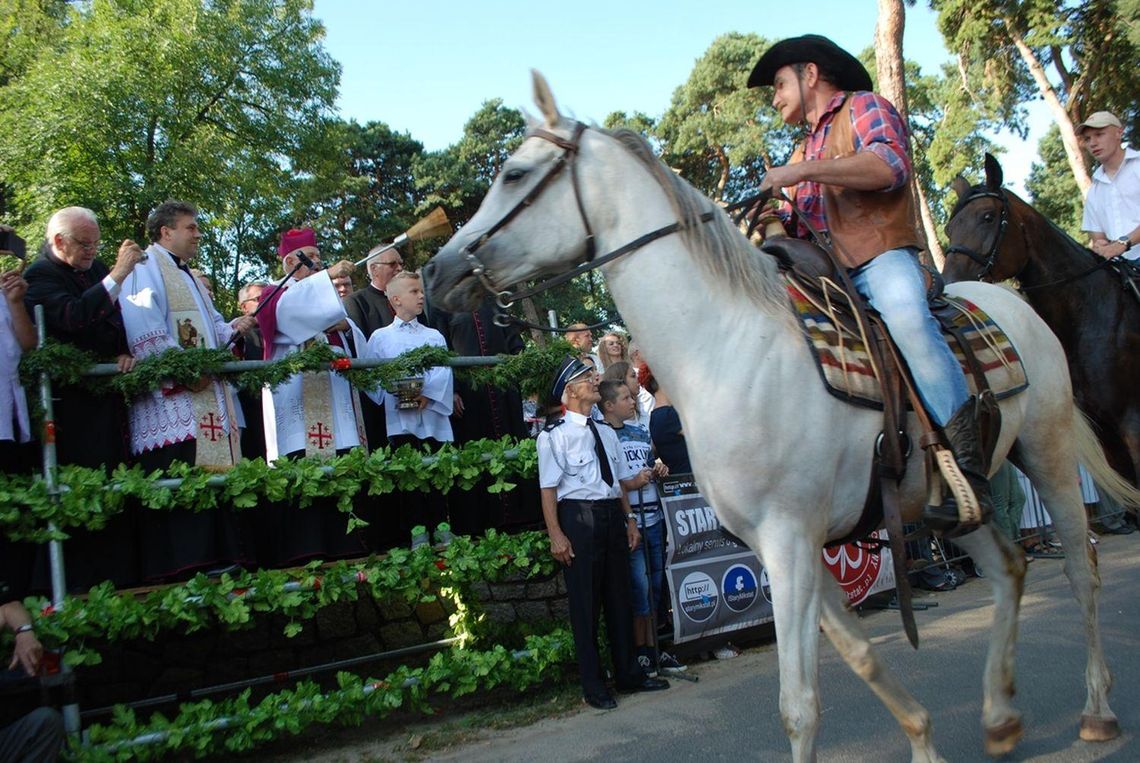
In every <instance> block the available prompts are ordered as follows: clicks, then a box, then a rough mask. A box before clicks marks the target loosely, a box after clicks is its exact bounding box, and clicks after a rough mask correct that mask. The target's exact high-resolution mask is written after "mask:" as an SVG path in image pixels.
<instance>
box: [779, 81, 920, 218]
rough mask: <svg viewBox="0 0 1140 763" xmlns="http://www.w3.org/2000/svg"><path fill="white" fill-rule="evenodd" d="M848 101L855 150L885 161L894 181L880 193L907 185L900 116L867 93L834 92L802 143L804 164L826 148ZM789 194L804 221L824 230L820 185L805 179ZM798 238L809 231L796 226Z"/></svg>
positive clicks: (785, 209)
mask: <svg viewBox="0 0 1140 763" xmlns="http://www.w3.org/2000/svg"><path fill="white" fill-rule="evenodd" d="M848 97H849V98H850V99H851V128H852V133H853V136H854V139H855V151H856V152H860V151H870V152H871V153H873V154H875V155H876V156H878V157H879V158H880V159H882V160H883V161H885V162H886V163H887V164H888V165H889V166H890V168H891V173H892V174H893V175H894V180H893V181H892V182H891V185H889V186H888V187H886V188H883V189H882V190H883V191H893V190H895V189H897V188H901V187H902V186H904V185H906V183H907V182H908V181H909V180H910V174H911V166H910V158H909V157H908V155H907V144H908V140H907V131H906V125H904V124H903V121H902V118H901V117H900V116H899V113H898V112H897V111H895V107H894V106H892V105H891V102H890V101H888V100H887V99H886V98H883V97H882V96H881V95H876V94H875V93H870V92H858V93H850V94H848V93H844V92H839V93H836V94H835V96H834V97H832V99H831V100H830V101H829V102H828V104H827V108H826V109H824V111H823V116H821V117H820V119H819V122H818V123H817V124H816V126H815V129H814V130H812V133H811V135H809V136H808V137H807V140H805V141H804V161H809V162H810V161H814V160H816V159H821V158H822V157H823V154H824V150H825V148H826V147H827V136H828V135H829V134H830V133H831V122H832V120H833V119H834V118H835V114H836V112H838V111H839V107H840V106H842V105H843V101H844V99H845V98H848ZM788 190H790V191H792V192H791V193H789V194H788V195H789V196H790V197H791V198H792V199H793V200H794V201H795V202H796V206H797V207H799V210H800V211H801V212H802V213H803V215H804V217H806V218H807V221H808V222H809V223H811V225H812V226H813V227H814V228H815V229H816V230H818V231H826V230H827V229H828V227H827V218H826V216H825V214H824V208H823V193H822V190H821V189H820V184H819V183H816V182H814V181H810V180H806V181H804V182H802V183H800V184H799V185H797V186H796V187H795V188H794V189H788ZM791 212H792V210H791V207H790V206H789V205H788V203H787V202H784V203H783V204H782V205H781V209H780V213H781V216H786V217H787V218H790V217H791ZM795 235H796V237H797V238H809V237H810V234H809V232H808V229H807V228H806V227H805V226H804V225H803V224H802V223H800V222H798V221H797V223H796V232H795Z"/></svg>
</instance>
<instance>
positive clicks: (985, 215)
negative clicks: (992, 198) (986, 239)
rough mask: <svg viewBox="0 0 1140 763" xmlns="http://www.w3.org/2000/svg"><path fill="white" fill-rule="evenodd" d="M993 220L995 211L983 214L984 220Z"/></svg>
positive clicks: (989, 221) (988, 221) (986, 221)
mask: <svg viewBox="0 0 1140 763" xmlns="http://www.w3.org/2000/svg"><path fill="white" fill-rule="evenodd" d="M993 221H994V213H993V212H986V213H985V214H984V215H982V222H984V223H992V222H993Z"/></svg>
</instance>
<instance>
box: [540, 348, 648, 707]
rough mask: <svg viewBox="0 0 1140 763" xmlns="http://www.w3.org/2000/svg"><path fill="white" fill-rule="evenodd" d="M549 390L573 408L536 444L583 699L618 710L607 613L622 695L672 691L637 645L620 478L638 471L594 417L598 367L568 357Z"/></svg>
mask: <svg viewBox="0 0 1140 763" xmlns="http://www.w3.org/2000/svg"><path fill="white" fill-rule="evenodd" d="M550 393H551V402H554V401H556V400H561V401H562V403H563V404H564V405H565V406H566V416H565V418H563V419H562V420H561V421H559V422H558V423H557V424H553V425H551V426H548V427H546V429H544V430H543V431H542V432H541V433H540V434H539V435H538V442H537V443H536V446H537V448H538V485H539V488H540V489H541V491H542V514H543V518H544V519H545V520H546V531H547V533H548V534H549V535H550V553H551V555H552V556H553V557H554V559H555V561H557V562H558V563H559V564H560V565H561V566H562V575H563V577H564V579H565V581H566V593H567V598H568V604H569V608H570V628H571V630H572V631H573V632H574V650H575V652H576V653H577V656H578V679H579V681H580V682H581V685H582V698H583V700H585V702H586V704H588V705H590V706H591V707H594V708H597V709H599V710H612V709H613V708H615V707H617V702H615V701H614V698H613V695H612V694H611V693H610V690H609V688H608V687H607V686H606V683H605V679H604V678H603V675H602V665H601V658H600V656H599V654H598V622H597V621H598V614H599V612H601V611H602V609H603V608H604V609H605V616H606V634H607V636H608V638H609V642H610V655H611V657H612V659H613V666H614V679H615V683H616V684H617V689H618V691H624V692H635V691H658V690H660V689H668V688H669V683H668V682H667V681H664V680H662V679H660V678H651V677H649V676H647V675H646V674H645V672H644V671H643V670H642V669H641V666H640V665H639V664H638V662H637V655H636V654H635V652H634V648H633V608H632V604H631V600H630V596H631V594H630V584H629V554H630V552H631V551H633V550H635V549H637V547H638V543H639V541H640V537H641V536H640V534H639V532H638V530H637V522H636V520H635V518H634V515H633V512H632V511H631V510H630V507H629V500H628V499H627V497H626V494H625V491H624V490H622V483H621V480H622V479H627V478H632V477H633V476H634V475H635V474H636V473H637V470H636V469H632V468H630V467H628V466H627V465H626V464H625V463H624V459H622V458H621V456H620V454H621V452H622V451H621V444H620V443H619V441H618V436H617V434H616V433H615V432H614V430H613V429H611V428H610V427H609V426H607V425H606V424H605V423H604V422H603V423H601V424H598V423H596V422H595V421H594V420H593V419H592V418H591V417H590V410H591V409H592V408H593V407H594V404H595V403H597V402H598V401H599V400H601V396H600V395H599V394H598V375H597V373H595V372H594V370H593V368H592V367H590V366H588V365H586V364H585V363H583V362H582V361H581V360H579V359H578V358H571V357H567V358H566V360H565V361H563V363H562V366H561V367H560V368H559V370H558V374H557V375H556V377H555V379H554V383H553V384H552V385H551V390H550Z"/></svg>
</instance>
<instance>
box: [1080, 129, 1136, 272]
mask: <svg viewBox="0 0 1140 763" xmlns="http://www.w3.org/2000/svg"><path fill="white" fill-rule="evenodd" d="M1092 179H1093V184H1092V187H1091V188H1089V193H1088V196H1086V197H1085V213H1084V216H1083V217H1082V218H1081V230H1083V231H1087V232H1090V233H1091V232H1097V233H1103V234H1104V236H1105V238H1107V239H1108V240H1109V241H1114V240H1116V239H1118V238H1120V237H1121V236H1126V235H1128V234H1129V233H1131V232H1132V231H1133V230H1135V229H1136V226H1137V225H1140V151H1135V150H1133V149H1131V148H1126V149H1124V161H1123V162H1121V164H1120V167H1119V168H1118V169H1117V170H1116V175H1115V176H1114V177H1112V178H1109V176H1108V173H1107V172H1105V171H1104V167H1103V166H1101V167H1097V169H1096V172H1094V173H1093V178H1092ZM1124 256H1125V257H1127V258H1128V259H1130V260H1135V259H1138V258H1140V247H1137V246H1135V245H1134V246H1133V247H1132V249H1130V250H1129V251H1127V252H1125V254H1124Z"/></svg>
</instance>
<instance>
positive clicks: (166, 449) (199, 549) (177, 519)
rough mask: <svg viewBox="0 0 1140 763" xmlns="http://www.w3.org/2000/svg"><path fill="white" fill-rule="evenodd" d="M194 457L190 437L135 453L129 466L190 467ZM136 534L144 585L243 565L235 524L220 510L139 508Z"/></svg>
mask: <svg viewBox="0 0 1140 763" xmlns="http://www.w3.org/2000/svg"><path fill="white" fill-rule="evenodd" d="M197 454H198V443H197V441H195V440H193V439H190V440H183V441H182V442H178V443H174V444H173V445H165V446H163V447H161V448H155V449H153V450H148V451H146V452H145V453H140V454H139V455H138V456H137V457H136V458H135V462H136V463H138V464H139V465H141V466H142V467H143V469H145V470H146V471H147V472H152V471H154V470H156V469H168V468H170V467H171V466H172V465H173V464H174V463H176V462H178V461H182V462H185V463H187V464H193V463H194V462H195V460H196V457H197ZM139 530H140V534H141V535H142V542H143V549H142V577H143V580H144V581H147V582H152V583H159V582H165V581H171V580H180V579H181V580H185V579H187V578H189V577H191V576H192V575H193V574H194V573H196V572H201V571H204V570H208V569H211V568H221V567H226V566H228V565H230V564H233V563H235V562H244V561H248V560H247V559H246V558H245V554H244V553H243V551H242V547H241V541H240V539H239V537H238V523H237V520H236V518H235V517H234V515H233V514H232V513H230V512H229V511H226V510H225V509H223V508H221V507H219V508H218V509H216V510H214V511H201V512H194V511H191V510H190V509H171V510H170V511H155V510H153V509H144V510H142V511H141V513H140V516H139Z"/></svg>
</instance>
